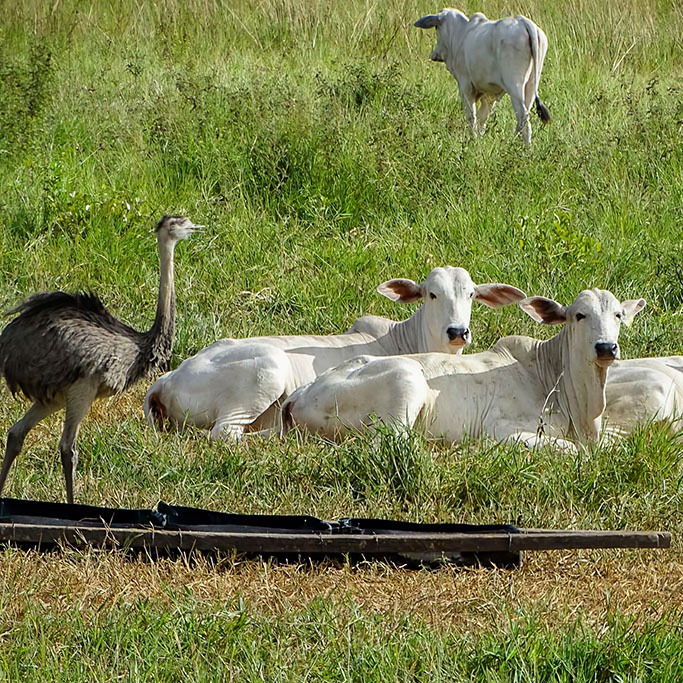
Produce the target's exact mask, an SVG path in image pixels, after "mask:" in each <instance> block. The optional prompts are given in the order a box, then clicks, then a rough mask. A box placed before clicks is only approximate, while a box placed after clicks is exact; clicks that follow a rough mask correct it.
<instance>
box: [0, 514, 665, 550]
mask: <svg viewBox="0 0 683 683" xmlns="http://www.w3.org/2000/svg"><path fill="white" fill-rule="evenodd" d="M521 532H522V533H519V534H508V533H501V532H497V533H485V534H462V533H416V532H401V533H392V534H378V535H371V534H329V535H328V534H312V533H306V534H302V533H294V534H277V533H249V534H243V533H232V532H208V531H167V530H158V529H134V528H123V529H122V528H115V529H112V528H109V529H108V528H103V527H92V526H79V525H77V524H73V525H61V526H59V525H46V526H41V525H34V524H14V523H7V522H5V523H0V541H14V542H18V543H37V544H42V545H45V544H47V545H54V544H56V543H61V542H66V543H69V544H74V545H82V544H89V545H96V546H114V547H122V548H149V549H166V550H169V549H177V550H183V551H189V550H194V549H196V550H204V551H209V550H234V551H236V552H245V553H264V554H269V553H271V554H276V553H283V554H287V553H289V554H292V553H293V554H296V553H301V554H325V553H341V554H347V553H364V554H368V555H372V554H383V553H423V552H427V553H429V552H436V553H438V552H468V553H484V552H489V553H491V552H492V553H496V552H504V553H507V552H519V551H522V550H557V549H579V548H668V547H669V546H670V544H671V535H670V534H669V533H666V532H651V531H553V530H543V529H523V530H521Z"/></svg>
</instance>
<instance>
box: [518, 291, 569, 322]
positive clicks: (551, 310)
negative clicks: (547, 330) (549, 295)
mask: <svg viewBox="0 0 683 683" xmlns="http://www.w3.org/2000/svg"><path fill="white" fill-rule="evenodd" d="M519 307H520V308H521V309H522V310H523V311H524V312H525V313H527V314H528V315H529V316H531V317H532V318H533V319H534V320H535V321H536V322H537V323H543V324H544V325H561V324H562V323H563V322H566V321H567V307H566V306H563V305H562V304H558V303H557V301H553V300H552V299H546V298H545V297H544V296H530V297H529V298H528V299H522V300H521V301H520V302H519Z"/></svg>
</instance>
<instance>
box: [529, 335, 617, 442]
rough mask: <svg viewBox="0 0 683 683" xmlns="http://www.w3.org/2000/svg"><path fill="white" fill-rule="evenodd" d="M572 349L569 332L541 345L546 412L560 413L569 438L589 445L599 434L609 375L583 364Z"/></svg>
mask: <svg viewBox="0 0 683 683" xmlns="http://www.w3.org/2000/svg"><path fill="white" fill-rule="evenodd" d="M573 346H575V345H573V344H572V340H571V329H570V328H563V329H562V331H561V332H560V333H559V334H556V335H555V336H554V337H552V339H549V340H548V341H544V342H540V343H539V346H538V363H537V369H538V373H539V379H540V380H541V383H542V385H543V387H544V390H545V392H546V396H548V401H547V406H548V408H547V409H548V410H553V409H554V410H556V411H557V410H559V412H560V413H561V415H562V417H563V418H564V421H566V424H567V435H568V436H573V437H574V438H576V440H577V441H579V442H581V443H586V442H588V441H595V440H596V439H597V438H598V436H599V434H600V428H601V425H602V413H603V411H604V409H605V382H606V379H607V371H606V369H604V368H600V367H599V366H598V365H596V364H595V363H588V362H586V361H585V360H583V361H582V360H581V359H580V358H578V354H577V352H576V350H575V351H574V352H572V348H573ZM579 351H580V350H579Z"/></svg>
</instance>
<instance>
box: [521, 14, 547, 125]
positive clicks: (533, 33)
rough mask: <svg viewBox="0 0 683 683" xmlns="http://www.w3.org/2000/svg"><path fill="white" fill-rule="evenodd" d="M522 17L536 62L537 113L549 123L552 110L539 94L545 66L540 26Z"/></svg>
mask: <svg viewBox="0 0 683 683" xmlns="http://www.w3.org/2000/svg"><path fill="white" fill-rule="evenodd" d="M520 19H521V21H522V23H523V24H524V28H526V31H527V33H528V34H529V45H530V46H531V59H532V61H533V63H534V64H533V67H534V85H535V89H536V92H535V93H534V102H535V103H536V113H537V114H538V116H539V118H540V119H541V121H543V123H549V122H550V111H548V107H546V106H545V104H543V102H541V98H540V97H539V96H538V85H539V83H540V80H541V68H542V67H543V63H542V59H541V58H539V46H540V36H539V33H538V31H539V28H538V26H536V24H534V22H533V21H530V20H529V19H527V18H526V17H520Z"/></svg>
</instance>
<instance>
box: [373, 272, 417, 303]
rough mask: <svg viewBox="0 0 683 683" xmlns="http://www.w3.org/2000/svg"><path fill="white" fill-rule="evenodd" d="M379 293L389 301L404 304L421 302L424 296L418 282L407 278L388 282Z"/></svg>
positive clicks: (379, 289)
mask: <svg viewBox="0 0 683 683" xmlns="http://www.w3.org/2000/svg"><path fill="white" fill-rule="evenodd" d="M377 291H378V292H379V293H380V294H382V295H384V296H385V297H387V299H391V300H392V301H399V302H400V303H402V304H409V303H411V302H413V301H419V300H420V299H421V298H422V297H423V296H424V295H423V293H422V287H421V286H420V285H418V284H417V282H413V281H412V280H408V279H405V278H397V279H396V280H387V281H386V282H383V283H382V284H381V285H380V286H379V287H378V288H377Z"/></svg>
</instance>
